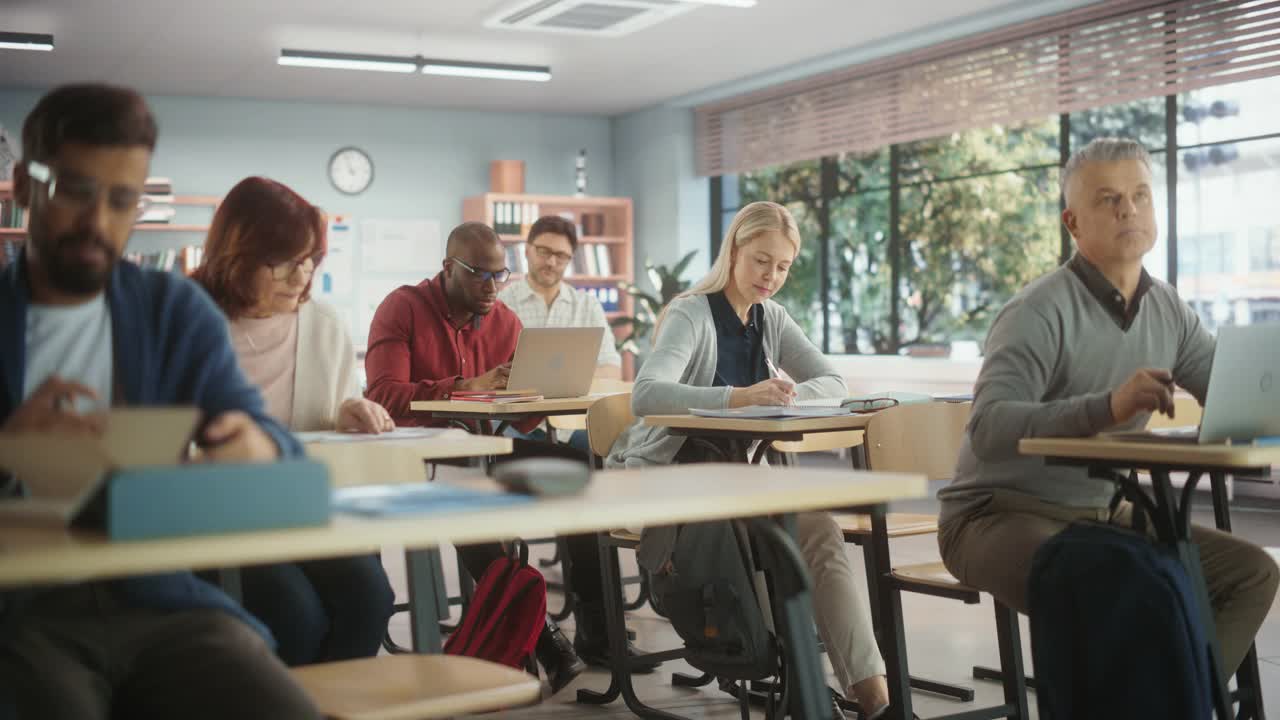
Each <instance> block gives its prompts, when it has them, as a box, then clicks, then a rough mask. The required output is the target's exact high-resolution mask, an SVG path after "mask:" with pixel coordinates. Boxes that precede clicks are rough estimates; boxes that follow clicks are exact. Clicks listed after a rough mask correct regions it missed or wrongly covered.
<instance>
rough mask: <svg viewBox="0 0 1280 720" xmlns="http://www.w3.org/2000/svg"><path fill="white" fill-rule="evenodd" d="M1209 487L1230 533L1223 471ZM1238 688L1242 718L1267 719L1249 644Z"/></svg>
mask: <svg viewBox="0 0 1280 720" xmlns="http://www.w3.org/2000/svg"><path fill="white" fill-rule="evenodd" d="M1209 485H1210V489H1211V490H1212V491H1213V520H1214V524H1215V525H1216V526H1217V528H1218V529H1219V530H1221V531H1223V532H1231V502H1230V500H1229V499H1228V498H1227V475H1226V473H1224V472H1220V471H1213V472H1210V473H1209ZM1236 686H1237V687H1238V688H1239V693H1240V717H1241V718H1253V720H1266V719H1267V713H1266V710H1265V709H1264V708H1263V706H1262V677H1261V675H1260V674H1259V672H1258V647H1257V645H1250V646H1249V652H1248V654H1246V655H1245V656H1244V662H1243V663H1242V664H1241V665H1240V668H1239V669H1238V670H1236Z"/></svg>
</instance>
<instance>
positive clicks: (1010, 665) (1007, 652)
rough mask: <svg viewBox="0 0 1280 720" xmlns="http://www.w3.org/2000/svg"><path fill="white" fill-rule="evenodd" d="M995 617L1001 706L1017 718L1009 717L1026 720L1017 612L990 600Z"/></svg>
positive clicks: (1020, 640) (1028, 713)
mask: <svg viewBox="0 0 1280 720" xmlns="http://www.w3.org/2000/svg"><path fill="white" fill-rule="evenodd" d="M992 602H993V604H994V605H995V613H996V637H997V640H998V642H999V644H1000V669H1001V670H1002V671H1004V683H1003V685H1004V702H1005V705H1012V706H1013V707H1014V708H1015V712H1016V714H1013V715H1009V716H1008V717H1011V718H1015V719H1016V720H1027V719H1028V718H1029V717H1030V711H1029V710H1028V709H1027V683H1026V677H1025V675H1026V671H1025V669H1024V668H1023V666H1022V632H1021V628H1019V626H1018V611H1017V610H1014V609H1013V608H1011V607H1008V606H1007V605H1005V604H1003V603H1001V602H1000V601H999V600H996V599H994V598H992Z"/></svg>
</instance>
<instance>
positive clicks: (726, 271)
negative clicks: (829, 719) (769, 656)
mask: <svg viewBox="0 0 1280 720" xmlns="http://www.w3.org/2000/svg"><path fill="white" fill-rule="evenodd" d="M799 252H800V232H799V231H798V230H797V228H796V222H795V219H794V218H792V217H791V213H790V212H788V211H787V209H786V208H784V207H782V206H781V205H778V204H776V203H771V202H757V203H752V204H750V205H748V206H746V207H744V208H742V210H740V211H739V212H738V214H737V216H735V217H734V219H733V224H732V225H730V226H729V232H728V233H727V234H726V235H725V239H724V242H723V243H722V244H721V246H720V254H719V256H718V257H717V258H716V261H715V264H714V265H712V267H711V271H710V272H709V273H708V274H707V276H706V277H705V278H703V279H702V281H701V282H699V283H698V284H697V285H695V286H694V287H693V289H691V290H689V291H688V292H685V293H683V294H682V295H680V296H678V297H677V298H676V299H675V300H672V301H671V304H670V305H668V306H667V309H666V310H665V311H664V312H663V314H662V316H661V317H660V318H659V321H658V327H657V332H656V337H655V339H654V343H653V349H652V350H651V352H650V353H649V355H648V357H646V358H645V362H644V365H643V367H642V368H641V370H640V374H639V376H638V377H637V378H636V383H635V389H634V390H633V394H632V399H631V409H632V411H633V412H634V413H635V414H636V417H637V418H642V417H643V416H645V415H659V414H678V413H687V412H689V409H690V408H734V407H743V406H746V405H785V404H788V403H791V402H794V401H795V400H805V399H810V398H824V397H844V396H845V395H846V394H847V390H846V388H845V384H844V380H843V378H841V377H840V375H839V373H837V372H836V371H835V369H834V368H833V367H832V366H831V363H829V362H828V361H827V358H826V357H825V356H824V355H823V354H822V352H821V351H819V350H818V349H817V348H816V347H814V345H813V343H811V342H810V341H809V338H808V337H806V336H805V334H804V331H803V330H801V329H800V327H799V326H798V325H796V323H795V321H794V320H792V319H791V317H790V316H789V315H788V314H787V311H786V309H785V308H783V307H782V306H781V305H779V304H778V303H776V302H774V301H773V300H771V299H770V298H771V297H772V296H773V295H775V294H776V293H777V292H778V291H779V290H781V289H782V286H783V284H784V283H785V282H786V280H787V274H788V273H789V272H790V271H791V265H792V263H794V262H795V259H796V256H797V255H798V254H799ZM774 368H779V369H781V370H782V371H783V372H784V373H786V374H787V375H788V376H790V377H791V378H794V379H795V381H796V382H795V383H792V382H791V381H790V380H786V379H783V378H781V377H774V375H775V373H774V372H773V369H774ZM741 450H742V448H727V451H728V452H741ZM707 459H709V457H708V453H706V452H705V450H704V449H703V446H699V445H697V444H693V443H690V444H686V443H685V438H683V437H680V436H677V435H672V434H671V433H669V432H668V431H667V430H666V429H665V428H657V427H647V426H645V425H644V424H643V422H642V421H641V420H639V419H637V421H636V423H635V424H633V425H632V426H631V427H630V428H628V429H627V430H626V432H624V433H623V434H622V435H621V436H620V437H619V438H618V441H617V442H616V443H615V444H614V447H613V452H612V453H611V454H610V455H609V458H608V464H609V466H610V467H644V466H647V465H662V464H666V463H671V462H698V461H705V460H707ZM797 539H798V541H799V545H800V549H801V552H802V554H803V555H804V558H805V561H806V564H807V565H808V569H809V572H810V574H811V575H812V576H813V581H814V592H813V600H814V602H813V605H814V614H815V619H816V620H817V624H818V631H819V633H820V634H821V636H822V641H823V644H824V645H825V646H826V648H827V654H828V656H829V657H830V659H831V664H832V666H833V667H834V668H835V671H836V676H837V677H838V678H839V679H840V682H841V685H842V688H841V690H842V691H844V692H845V693H846V695H847V696H848V697H850V698H853V699H855V700H857V701H858V703H859V704H860V705H861V706H862V707H863V708H864V709H865V710H866V711H867V712H868V717H871V718H875V717H879V716H880V715H881V714H883V713H884V712H885V710H887V708H888V688H887V685H886V684H885V679H884V662H883V660H882V659H881V657H880V651H879V648H878V647H877V646H876V640H875V635H874V633H873V630H872V626H871V611H870V607H869V605H868V604H867V599H866V598H865V597H862V596H860V595H859V594H858V589H857V585H856V584H855V581H854V574H853V568H852V566H851V565H850V564H849V558H848V556H847V555H846V554H845V549H844V538H843V536H842V535H841V532H840V528H839V527H838V526H837V525H836V522H835V520H834V519H832V517H831V515H830V514H828V513H803V514H801V515H799V516H798V517H797ZM674 543H675V531H674V529H673V528H654V529H650V530H647V531H646V533H645V537H644V540H643V542H642V543H641V548H640V558H641V562H642V564H644V565H645V567H646V568H647V569H649V570H650V571H658V572H660V571H661V569H662V568H663V567H664V566H666V565H667V561H668V560H669V558H670V554H671V548H672V546H673V545H674Z"/></svg>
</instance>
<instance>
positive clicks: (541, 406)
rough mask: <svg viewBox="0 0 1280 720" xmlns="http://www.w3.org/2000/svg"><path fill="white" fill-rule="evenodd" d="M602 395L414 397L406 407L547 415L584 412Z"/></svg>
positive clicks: (477, 413) (481, 413) (452, 412)
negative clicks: (504, 399)
mask: <svg viewBox="0 0 1280 720" xmlns="http://www.w3.org/2000/svg"><path fill="white" fill-rule="evenodd" d="M602 397H604V396H603V395H585V396H583V397H576V398H559V399H556V400H535V401H534V402H518V403H481V402H457V401H454V400H414V401H413V402H411V403H409V409H410V410H413V411H414V412H429V413H448V414H449V415H475V416H476V417H487V416H491V415H550V414H553V413H559V414H564V413H580V412H586V411H587V410H588V409H589V408H590V407H591V406H592V405H594V404H595V402H596V401H597V400H599V399H600V398H602Z"/></svg>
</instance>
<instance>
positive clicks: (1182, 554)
mask: <svg viewBox="0 0 1280 720" xmlns="http://www.w3.org/2000/svg"><path fill="white" fill-rule="evenodd" d="M1193 477H1195V475H1194V474H1193V475H1192V478H1193ZM1192 478H1188V480H1187V482H1188V483H1191V482H1193V480H1192ZM1151 488H1152V490H1153V491H1154V493H1155V496H1156V510H1157V513H1158V514H1159V515H1161V516H1162V517H1161V520H1163V521H1164V524H1165V525H1166V528H1165V531H1164V532H1160V533H1159V534H1160V535H1163V536H1164V537H1163V538H1161V539H1162V540H1164V541H1165V542H1169V543H1172V544H1173V547H1174V550H1176V551H1177V553H1178V559H1179V560H1180V561H1181V562H1182V567H1183V568H1184V569H1185V570H1186V571H1187V577H1188V578H1189V579H1190V580H1191V587H1192V588H1193V590H1192V591H1193V592H1194V593H1195V594H1196V604H1197V605H1199V606H1200V624H1201V626H1202V627H1203V628H1204V633H1205V637H1206V639H1207V640H1208V643H1209V648H1208V650H1209V665H1210V667H1209V672H1210V673H1212V675H1213V677H1212V678H1211V679H1210V682H1211V683H1212V684H1213V688H1212V689H1213V707H1214V711H1215V712H1216V713H1217V716H1218V720H1234V718H1235V715H1234V714H1233V713H1232V712H1231V694H1230V693H1229V692H1228V691H1227V671H1226V670H1225V669H1224V668H1223V667H1222V651H1221V649H1220V648H1219V647H1218V632H1217V626H1216V625H1214V622H1213V606H1212V605H1210V604H1209V589H1208V587H1207V586H1206V585H1205V582H1204V567H1203V565H1201V563H1200V549H1199V548H1197V547H1196V545H1195V543H1193V542H1191V538H1190V536H1189V528H1188V527H1187V525H1186V524H1185V523H1182V522H1179V521H1178V520H1177V518H1178V517H1179V515H1180V513H1179V508H1178V506H1177V505H1176V504H1175V502H1174V500H1173V497H1174V495H1173V484H1172V483H1171V482H1170V481H1169V472H1168V471H1166V470H1152V472H1151ZM1185 494H1186V495H1187V502H1190V495H1191V492H1190V490H1189V489H1188V490H1187V491H1186V493H1185ZM1153 519H1154V518H1153ZM1159 527H1160V525H1159V524H1157V528H1159Z"/></svg>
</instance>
